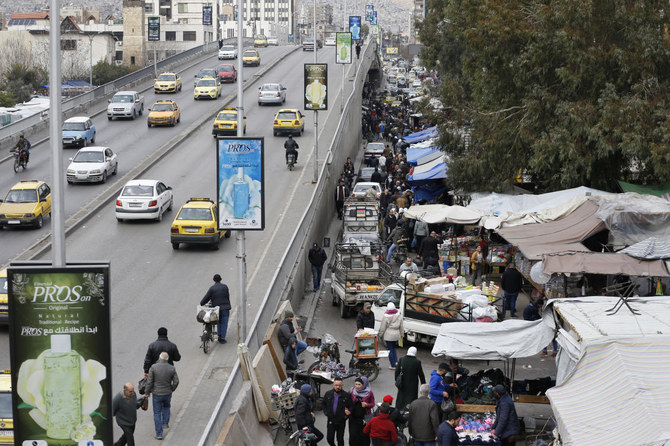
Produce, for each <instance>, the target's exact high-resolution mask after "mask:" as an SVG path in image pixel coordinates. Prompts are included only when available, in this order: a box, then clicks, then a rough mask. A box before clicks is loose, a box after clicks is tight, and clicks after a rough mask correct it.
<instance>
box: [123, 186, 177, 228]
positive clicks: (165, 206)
mask: <svg viewBox="0 0 670 446" xmlns="http://www.w3.org/2000/svg"><path fill="white" fill-rule="evenodd" d="M172 204H173V198H172V188H171V187H170V186H166V185H165V183H163V182H161V181H158V180H130V181H128V182H127V183H126V185H125V186H123V189H122V190H121V193H120V194H119V196H118V197H117V198H116V219H117V220H118V221H124V220H143V219H149V220H157V221H161V220H162V219H163V214H164V213H165V212H167V211H171V210H172Z"/></svg>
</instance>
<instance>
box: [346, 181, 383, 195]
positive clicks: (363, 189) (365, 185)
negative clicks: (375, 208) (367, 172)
mask: <svg viewBox="0 0 670 446" xmlns="http://www.w3.org/2000/svg"><path fill="white" fill-rule="evenodd" d="M368 189H374V190H375V191H377V198H379V197H381V196H382V187H381V186H380V185H379V183H372V182H360V183H356V185H355V186H354V189H353V190H352V191H351V196H352V197H365V195H366V193H367V190H368Z"/></svg>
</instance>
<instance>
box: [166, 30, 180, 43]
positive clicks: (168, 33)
mask: <svg viewBox="0 0 670 446" xmlns="http://www.w3.org/2000/svg"><path fill="white" fill-rule="evenodd" d="M165 40H171V41H175V40H177V31H165Z"/></svg>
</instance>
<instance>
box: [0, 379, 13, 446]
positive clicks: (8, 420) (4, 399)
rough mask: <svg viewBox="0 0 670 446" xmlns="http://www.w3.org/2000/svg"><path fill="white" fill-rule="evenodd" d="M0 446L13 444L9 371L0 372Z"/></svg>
mask: <svg viewBox="0 0 670 446" xmlns="http://www.w3.org/2000/svg"><path fill="white" fill-rule="evenodd" d="M0 444H14V416H13V414H12V374H11V372H10V371H9V370H3V371H0Z"/></svg>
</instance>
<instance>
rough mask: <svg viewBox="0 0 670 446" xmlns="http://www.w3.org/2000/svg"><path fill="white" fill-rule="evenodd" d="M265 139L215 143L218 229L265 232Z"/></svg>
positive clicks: (228, 140)
mask: <svg viewBox="0 0 670 446" xmlns="http://www.w3.org/2000/svg"><path fill="white" fill-rule="evenodd" d="M264 141H265V140H264V139H263V138H225V139H224V138H222V139H217V141H216V156H217V160H216V166H217V172H216V178H217V182H216V195H217V197H218V207H219V210H218V212H219V229H228V230H238V231H240V230H241V231H260V230H263V229H264V228H265V194H264V184H265V182H264V175H263V174H264V167H265V166H264V165H263V149H264Z"/></svg>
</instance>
